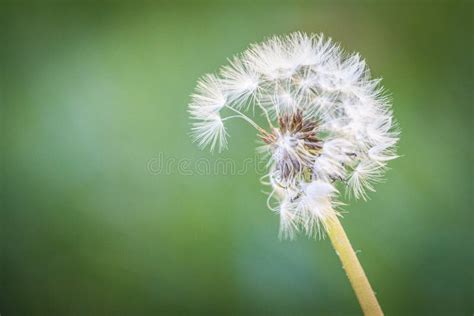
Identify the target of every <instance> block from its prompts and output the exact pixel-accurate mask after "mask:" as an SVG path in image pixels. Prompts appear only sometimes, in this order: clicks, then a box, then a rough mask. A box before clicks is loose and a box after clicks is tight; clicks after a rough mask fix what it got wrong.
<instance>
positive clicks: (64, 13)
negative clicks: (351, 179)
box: [0, 1, 474, 315]
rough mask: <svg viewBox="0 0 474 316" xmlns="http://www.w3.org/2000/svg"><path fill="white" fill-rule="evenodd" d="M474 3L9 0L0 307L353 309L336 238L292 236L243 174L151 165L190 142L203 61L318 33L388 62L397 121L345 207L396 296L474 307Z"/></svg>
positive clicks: (466, 311)
mask: <svg viewBox="0 0 474 316" xmlns="http://www.w3.org/2000/svg"><path fill="white" fill-rule="evenodd" d="M472 12H473V6H472V2H471V3H468V2H465V3H461V2H459V3H456V2H454V1H418V2H417V1H413V2H410V1H399V2H393V1H391V2H378V1H362V2H357V3H356V2H351V1H340V2H336V1H335V2H331V1H326V2H320V3H317V2H309V1H308V2H270V1H268V2H257V1H248V2H225V1H221V2H215V3H213V2H205V3H204V2H171V1H170V2H163V3H155V2H133V1H130V2H126V3H123V2H98V3H95V2H84V3H72V2H59V3H55V2H49V1H45V2H31V3H29V2H26V1H21V2H9V3H1V5H0V19H1V20H0V21H1V30H0V34H1V35H0V36H1V44H0V54H1V55H0V66H1V68H0V75H1V85H0V88H1V91H0V93H1V94H0V97H1V99H0V106H1V113H0V115H1V159H2V165H1V166H2V169H1V171H2V172H1V195H0V196H1V211H2V213H1V219H0V222H1V242H0V243H1V288H0V290H1V292H0V313H1V314H2V315H111V314H118V315H142V314H143V315H146V314H165V315H172V314H181V315H184V314H207V315H222V314H230V313H231V314H240V315H247V314H255V315H262V314H267V315H277V314H281V315H313V314H317V315H357V314H360V310H359V307H358V304H357V301H356V299H355V296H354V294H353V292H352V289H351V288H350V286H349V282H348V281H347V279H346V276H345V274H344V272H343V270H342V269H341V266H340V263H339V261H338V258H337V256H336V255H335V254H334V251H333V250H332V248H331V246H330V244H329V241H328V240H321V241H315V240H308V239H307V238H304V237H300V238H298V239H297V240H296V241H292V242H291V241H279V240H278V237H277V231H278V217H277V216H276V215H275V214H273V213H271V212H270V211H269V210H267V208H266V206H265V200H266V196H265V195H264V194H263V193H262V192H261V191H262V190H264V188H263V187H262V186H261V185H260V183H259V175H257V174H255V173H254V172H253V171H252V170H250V171H249V172H247V173H246V174H244V175H222V174H219V175H197V174H194V175H191V176H187V175H183V174H179V173H178V172H171V173H168V174H166V173H161V174H156V173H153V172H150V170H149V168H148V167H147V165H148V164H149V162H150V161H151V160H152V159H154V158H156V157H159V155H160V153H162V154H163V155H164V157H165V158H170V159H171V158H173V159H182V158H187V159H191V160H193V161H194V160H196V159H204V158H206V159H210V160H211V161H215V160H216V159H217V158H218V157H224V158H233V159H236V161H242V160H244V159H245V158H247V157H253V154H254V147H255V142H254V139H255V135H254V132H253V130H251V129H250V128H248V127H247V126H246V125H245V124H240V122H235V124H234V123H233V124H231V125H230V130H229V132H230V134H231V138H230V149H229V150H228V151H227V152H224V153H223V154H222V155H217V154H214V155H211V154H210V153H208V152H201V151H199V149H197V147H196V146H195V145H194V144H192V143H191V141H190V139H189V137H188V132H189V124H190V122H189V119H188V115H187V113H186V106H187V103H188V101H189V94H190V93H191V92H192V90H193V88H194V86H195V83H196V80H197V78H198V77H199V76H200V75H202V74H204V73H206V72H213V71H215V70H216V69H217V68H218V67H219V66H220V65H221V64H224V63H226V59H227V58H228V57H230V56H232V55H233V54H236V53H238V52H240V51H242V50H243V49H244V48H245V47H247V45H248V44H249V43H251V42H256V41H261V40H262V39H264V38H265V37H266V36H269V35H272V34H283V33H288V32H291V31H296V30H301V31H305V32H314V33H319V32H324V33H325V34H326V35H328V36H331V37H333V38H334V39H335V40H336V41H339V42H341V43H342V45H343V47H345V48H346V49H347V50H349V51H358V52H360V53H361V54H362V55H363V56H364V57H365V58H366V59H367V61H368V63H369V65H370V67H371V69H372V71H373V73H374V75H376V76H382V77H383V78H384V81H383V84H384V85H385V87H386V88H387V89H388V90H389V91H390V92H391V96H392V98H393V104H394V111H395V116H396V118H397V119H398V121H399V123H400V126H401V129H402V131H403V134H402V138H401V142H400V147H399V152H400V154H402V155H403V157H402V158H400V159H398V160H396V161H393V162H392V163H391V167H392V169H391V170H390V171H389V172H388V173H387V177H386V178H387V179H386V182H385V183H383V184H379V185H378V186H377V189H378V190H377V193H376V194H371V200H370V201H368V202H365V203H364V202H350V203H351V204H350V206H347V207H346V210H348V211H349V213H348V214H346V215H345V218H344V220H343V225H344V226H345V227H346V229H347V233H348V235H349V237H350V238H351V240H352V243H353V245H354V247H355V248H356V249H359V250H360V252H359V258H360V260H361V262H362V264H363V265H364V267H365V269H366V271H367V274H368V276H369V279H370V280H371V282H372V284H373V287H374V288H375V290H376V292H377V293H378V297H379V299H380V302H381V304H382V306H383V308H384V309H385V311H386V313H387V315H472V313H473V312H474V309H473V274H472V271H473V266H474V264H473V263H474V262H473V257H474V256H473V248H474V247H473V245H474V243H473V233H472V227H473V224H474V221H473V213H472V211H473V200H472V194H473V188H472V183H473V182H472V175H473V174H472V162H473V152H472V145H473V144H472V137H473V128H472V123H473V115H472V114H473V113H472V101H473V96H472V87H473V45H472V43H473V42H472V29H473V25H472V24H473V22H472V21H473V14H472Z"/></svg>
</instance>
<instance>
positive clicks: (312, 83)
mask: <svg viewBox="0 0 474 316" xmlns="http://www.w3.org/2000/svg"><path fill="white" fill-rule="evenodd" d="M380 83H381V81H380V79H377V78H372V77H371V74H370V71H369V69H368V67H367V65H366V62H365V60H364V59H363V58H362V57H361V56H360V55H359V54H357V53H355V54H349V53H346V52H345V51H343V50H342V49H341V47H340V46H339V45H338V44H337V43H334V42H333V41H332V40H331V39H330V38H326V37H324V36H323V35H308V34H305V33H301V32H296V33H292V34H289V35H286V36H273V37H271V38H269V39H267V40H266V41H264V42H262V43H257V44H252V45H250V47H249V48H248V49H247V50H246V51H244V52H243V53H242V54H239V55H237V56H235V57H234V58H233V59H231V60H230V61H229V64H228V65H226V66H223V67H222V69H221V70H220V71H219V75H205V76H204V77H202V78H201V79H200V80H199V81H198V84H197V87H196V91H195V93H194V94H193V95H192V100H191V102H190V105H189V113H190V115H191V118H192V119H193V120H194V123H193V127H192V136H193V139H194V141H196V142H197V143H198V145H200V146H201V147H209V148H210V149H211V150H215V149H217V150H219V151H221V150H223V149H225V148H226V147H227V132H226V130H225V123H226V121H227V120H228V119H234V118H241V119H243V120H245V121H246V122H247V123H249V124H250V125H251V126H253V127H254V128H256V129H257V131H258V134H259V137H260V139H261V140H262V141H263V144H264V145H263V146H261V147H259V152H261V153H263V155H264V157H266V159H267V160H268V174H267V177H266V178H268V179H269V181H268V184H269V185H270V186H271V188H272V192H271V193H270V195H269V203H268V204H269V207H271V209H272V210H274V211H276V212H278V213H279V214H280V235H281V236H282V237H284V238H293V237H294V236H295V233H296V232H298V231H303V232H304V233H306V234H307V235H309V236H316V235H318V234H319V233H320V232H321V230H322V229H323V228H324V226H325V222H326V221H327V220H330V218H332V217H333V216H337V207H338V206H339V205H340V202H338V200H337V198H338V196H339V191H338V190H336V185H337V184H338V183H339V184H340V185H341V186H342V187H344V188H345V190H346V193H347V194H348V195H349V196H352V197H355V198H357V199H367V198H368V192H371V191H375V185H374V184H375V183H376V182H380V181H381V180H382V179H383V174H384V172H385V170H386V169H387V163H388V162H389V161H390V160H393V159H395V158H397V157H398V156H397V154H396V147H395V146H396V144H397V142H398V138H399V132H398V130H397V127H396V124H395V123H394V120H393V115H392V110H391V105H390V102H389V100H388V98H387V97H386V94H385V92H384V90H383V87H382V86H381V85H380ZM226 113H227V114H226ZM258 114H262V115H263V116H264V117H265V118H266V120H267V123H268V126H267V127H261V126H259V125H258V124H256V123H255V122H254V120H252V118H251V117H252V116H253V115H258ZM271 201H274V202H271ZM275 203H276V206H275ZM272 205H273V206H272Z"/></svg>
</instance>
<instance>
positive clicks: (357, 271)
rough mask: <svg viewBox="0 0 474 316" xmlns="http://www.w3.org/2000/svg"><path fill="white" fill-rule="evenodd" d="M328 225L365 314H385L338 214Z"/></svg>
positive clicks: (374, 315)
mask: <svg viewBox="0 0 474 316" xmlns="http://www.w3.org/2000/svg"><path fill="white" fill-rule="evenodd" d="M326 225H327V226H326V227H327V232H328V235H329V238H330V239H331V243H332V245H333V247H334V249H335V250H336V253H337V254H338V256H339V259H340V260H341V262H342V267H343V268H344V270H345V271H346V274H347V277H348V278H349V281H350V283H351V285H352V288H353V289H354V292H355V294H356V296H357V299H358V300H359V304H360V306H361V308H362V311H363V312H364V315H366V316H380V315H383V312H382V308H381V307H380V305H379V303H378V301H377V298H376V297H375V293H374V291H373V290H372V287H371V286H370V283H369V280H368V279H367V276H366V275H365V272H364V270H363V269H362V266H361V265H360V262H359V259H358V258H357V256H356V254H355V252H354V249H353V248H352V246H351V243H350V241H349V239H348V238H347V235H346V232H345V231H344V228H343V227H342V225H341V222H340V221H339V219H338V218H337V216H334V217H333V218H331V219H330V220H328V221H327V222H326Z"/></svg>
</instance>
